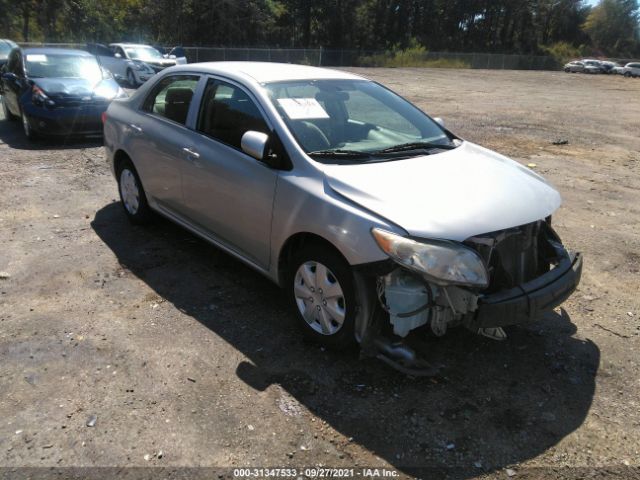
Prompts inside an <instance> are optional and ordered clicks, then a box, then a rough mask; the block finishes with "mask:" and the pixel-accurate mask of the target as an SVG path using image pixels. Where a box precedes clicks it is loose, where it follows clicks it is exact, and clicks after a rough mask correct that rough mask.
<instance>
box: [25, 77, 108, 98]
mask: <svg viewBox="0 0 640 480" xmlns="http://www.w3.org/2000/svg"><path fill="white" fill-rule="evenodd" d="M34 83H35V84H36V85H37V86H38V87H40V88H41V89H42V90H43V91H44V92H45V93H46V94H47V95H49V96H50V97H52V98H56V97H80V98H82V97H94V96H98V97H106V98H113V97H114V96H115V95H116V94H117V92H118V84H117V83H116V82H115V81H113V80H111V79H105V80H102V81H99V82H97V83H96V82H95V81H90V80H86V79H84V78H36V79H34Z"/></svg>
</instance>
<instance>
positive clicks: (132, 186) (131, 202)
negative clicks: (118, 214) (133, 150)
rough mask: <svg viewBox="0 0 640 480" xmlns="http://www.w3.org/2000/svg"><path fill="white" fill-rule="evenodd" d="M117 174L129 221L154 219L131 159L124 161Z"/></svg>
mask: <svg viewBox="0 0 640 480" xmlns="http://www.w3.org/2000/svg"><path fill="white" fill-rule="evenodd" d="M116 176H117V179H118V192H119V193H120V200H121V201H122V207H123V208H124V212H125V214H126V215H127V218H128V219H129V221H130V222H131V223H133V224H134V225H143V224H146V223H149V222H150V221H151V220H152V219H153V211H152V210H151V208H150V207H149V202H147V195H146V194H145V192H144V188H143V187H142V182H141V181H140V177H139V176H138V172H137V171H136V169H135V167H134V166H133V163H131V161H130V160H126V161H124V162H123V163H122V164H121V165H120V166H119V168H118V171H117V172H116Z"/></svg>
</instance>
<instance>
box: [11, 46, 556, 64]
mask: <svg viewBox="0 0 640 480" xmlns="http://www.w3.org/2000/svg"><path fill="white" fill-rule="evenodd" d="M20 45H22V46H25V47H35V46H41V47H62V48H80V49H84V48H85V47H86V44H84V43H34V42H30V43H20ZM183 48H184V52H185V54H186V57H187V60H188V62H189V63H195V62H217V61H256V62H282V63H298V64H304V65H315V66H324V67H355V66H359V67H379V66H385V65H386V62H385V59H389V58H390V55H389V54H387V53H385V52H382V51H363V50H349V49H340V50H333V49H324V48H237V47H233V48H231V47H229V48H227V47H183ZM169 49H170V48H167V49H166V50H167V51H169ZM443 61H444V62H443ZM412 62H413V63H412ZM416 62H417V63H416ZM447 62H450V64H451V65H452V66H457V67H466V68H476V69H491V70H558V69H559V68H560V67H561V65H560V64H559V63H558V62H557V61H556V60H555V59H554V58H553V57H549V56H540V55H508V54H496V53H451V52H424V53H422V54H420V56H419V58H417V59H416V58H415V57H413V58H412V60H411V61H410V62H409V63H408V64H406V65H403V64H399V65H395V66H399V67H402V66H425V67H428V66H447Z"/></svg>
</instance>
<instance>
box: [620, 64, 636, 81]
mask: <svg viewBox="0 0 640 480" xmlns="http://www.w3.org/2000/svg"><path fill="white" fill-rule="evenodd" d="M622 74H623V75H624V76H625V77H627V78H629V77H640V63H638V62H635V63H627V64H626V65H625V66H624V69H623V72H622Z"/></svg>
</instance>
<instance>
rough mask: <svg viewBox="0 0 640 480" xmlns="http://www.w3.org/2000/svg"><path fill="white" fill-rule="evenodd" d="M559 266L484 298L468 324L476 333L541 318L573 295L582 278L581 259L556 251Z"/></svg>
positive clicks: (562, 250) (577, 256)
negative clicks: (477, 330) (482, 329)
mask: <svg viewBox="0 0 640 480" xmlns="http://www.w3.org/2000/svg"><path fill="white" fill-rule="evenodd" d="M557 250H559V251H558V254H559V257H560V262H559V263H558V264H557V265H556V266H555V268H553V269H552V270H550V271H549V272H547V273H545V274H544V275H542V276H540V277H538V278H536V279H534V280H531V281H530V282H526V283H523V284H521V285H518V286H517V287H514V288H511V289H509V290H506V291H502V292H498V293H494V294H492V295H487V296H481V297H480V298H479V299H478V309H477V310H476V312H475V315H473V317H471V318H470V319H468V320H467V321H466V322H465V326H467V327H468V328H470V329H472V330H474V329H480V328H490V327H505V326H508V325H517V324H519V323H524V322H527V321H530V320H534V319H536V318H539V317H541V316H542V315H543V314H544V313H545V312H548V311H550V310H552V309H554V308H555V307H557V306H558V305H560V304H561V303H562V302H564V301H565V300H566V299H567V298H569V296H570V295H571V294H572V293H573V292H574V290H575V289H576V288H577V286H578V284H579V283H580V277H581V275H582V255H581V254H580V253H569V252H567V251H566V250H565V249H564V248H561V247H558V248H557Z"/></svg>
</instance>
